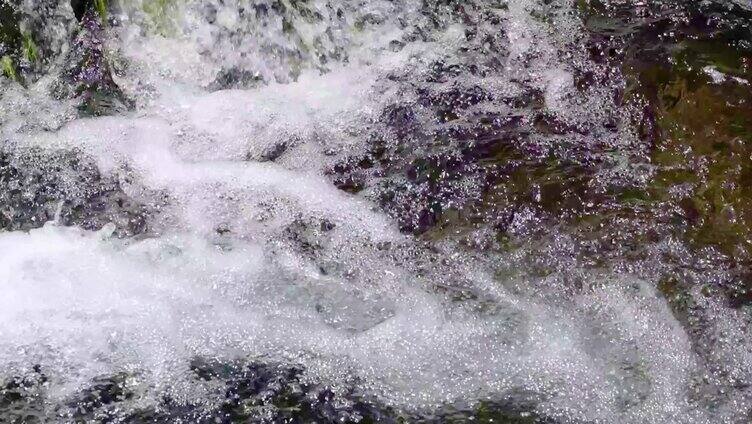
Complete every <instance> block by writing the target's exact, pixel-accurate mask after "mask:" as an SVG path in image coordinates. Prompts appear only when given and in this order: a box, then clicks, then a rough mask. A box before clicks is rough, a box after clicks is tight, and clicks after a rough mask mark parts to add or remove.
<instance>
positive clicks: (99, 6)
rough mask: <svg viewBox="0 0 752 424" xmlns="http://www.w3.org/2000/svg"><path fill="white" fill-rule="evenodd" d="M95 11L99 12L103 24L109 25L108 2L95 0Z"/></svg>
mask: <svg viewBox="0 0 752 424" xmlns="http://www.w3.org/2000/svg"><path fill="white" fill-rule="evenodd" d="M94 9H96V10H97V13H98V14H99V18H100V19H101V20H102V23H107V0H94Z"/></svg>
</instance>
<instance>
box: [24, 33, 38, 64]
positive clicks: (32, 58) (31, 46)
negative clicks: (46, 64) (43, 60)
mask: <svg viewBox="0 0 752 424" xmlns="http://www.w3.org/2000/svg"><path fill="white" fill-rule="evenodd" d="M23 55H24V58H26V60H28V61H29V62H31V63H34V62H36V61H38V60H39V58H40V56H39V48H38V47H37V45H36V43H34V39H33V38H32V36H31V33H28V32H25V33H24V34H23Z"/></svg>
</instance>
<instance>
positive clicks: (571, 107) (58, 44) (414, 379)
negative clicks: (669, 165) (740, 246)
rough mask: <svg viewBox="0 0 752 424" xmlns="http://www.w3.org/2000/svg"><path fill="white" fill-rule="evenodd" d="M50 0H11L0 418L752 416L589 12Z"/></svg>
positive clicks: (684, 419) (738, 346) (522, 4)
mask: <svg viewBox="0 0 752 424" xmlns="http://www.w3.org/2000/svg"><path fill="white" fill-rule="evenodd" d="M73 3H74V6H75V7H76V8H77V9H76V10H74V8H73V7H72V6H71V4H70V3H69V2H67V1H60V2H56V1H51V0H44V1H42V0H26V1H18V2H11V3H8V5H6V6H7V7H9V8H12V10H13V11H14V12H13V13H14V15H13V16H15V17H14V18H13V19H16V20H17V22H20V29H19V31H20V32H19V34H21V33H27V32H29V31H31V32H32V33H33V34H34V37H35V41H34V42H32V44H30V42H28V41H25V42H24V43H25V44H23V48H24V49H26V50H25V54H24V58H25V59H24V58H22V59H20V60H19V61H18V63H17V64H16V74H17V75H13V76H12V75H11V73H10V72H6V77H3V78H2V81H0V90H2V98H1V101H2V103H1V104H0V125H2V126H1V127H0V131H1V132H0V143H1V144H0V224H2V226H1V228H2V230H0V389H1V390H0V421H3V422H19V423H20V422H312V421H317V422H398V420H400V419H401V420H404V422H449V421H453V422H464V421H465V420H476V421H481V422H554V423H585V422H587V423H590V422H592V423H690V422H691V423H702V422H707V423H716V422H746V420H748V419H750V418H751V417H752V416H751V415H750V411H752V391H751V389H750V384H752V334H750V330H749V323H750V318H752V317H750V314H749V311H748V309H746V306H743V307H739V306H738V305H733V307H732V306H731V305H730V304H729V301H728V300H727V299H726V298H724V297H723V295H721V294H717V293H716V294H717V295H716V294H713V293H715V292H712V293H710V292H709V291H708V288H707V286H706V285H703V283H705V282H711V281H726V280H724V278H726V277H728V276H729V275H731V273H732V271H731V270H729V268H728V267H723V266H721V263H722V260H721V259H719V257H720V255H722V254H721V253H719V251H717V250H714V249H711V248H705V249H699V248H698V249H695V248H694V247H693V246H691V245H690V244H689V243H688V242H687V241H686V240H683V239H681V238H680V237H677V236H675V235H673V233H670V232H668V231H664V229H665V228H668V226H670V225H673V224H672V222H674V221H672V219H674V220H675V219H676V218H675V214H674V215H672V213H674V212H665V215H661V218H660V219H659V218H656V219H651V218H649V217H648V218H646V217H645V216H646V213H647V212H646V213H642V212H644V211H645V210H647V209H646V207H645V208H643V209H640V208H642V206H639V207H637V208H636V209H637V210H638V212H635V214H633V215H630V217H624V216H622V215H619V212H618V211H617V212H614V211H616V210H617V208H616V206H613V205H615V204H616V202H617V200H618V199H617V197H615V195H614V194H613V193H615V192H618V193H623V192H627V191H629V190H633V189H635V188H640V187H646V186H647V185H648V184H649V183H650V181H652V179H653V178H655V177H656V175H657V173H658V169H657V165H654V164H653V161H652V160H651V156H650V153H649V152H650V149H651V148H652V147H651V146H652V145H651V143H652V142H654V140H652V139H650V134H648V136H646V135H645V134H646V133H649V132H650V131H649V129H648V130H645V128H644V127H645V125H646V124H645V123H644V122H645V121H644V118H643V116H642V115H641V114H642V109H641V108H640V107H639V106H635V105H629V104H625V102H623V101H622V97H623V93H624V91H625V90H629V87H628V85H629V79H628V78H627V77H626V76H625V75H623V70H622V68H619V67H616V66H612V64H611V63H610V62H609V61H608V60H601V59H602V57H603V55H604V53H603V52H600V53H598V52H594V49H593V44H592V42H593V37H594V36H593V33H592V31H591V29H592V28H590V29H589V28H587V27H586V21H585V20H583V17H582V14H583V13H584V12H583V10H584V9H583V8H584V7H585V6H584V4H585V3H587V2H575V1H566V0H547V1H544V0H498V1H496V0H485V1H484V0H468V1H462V2H455V1H435V2H431V1H420V0H368V1H361V0H343V1H326V0H311V1H295V0H269V1H266V0H253V1H251V0H206V1H188V0H187V1H177V0H175V1H169V0H160V1H147V0H133V1H124V0H123V1H120V2H119V3H115V4H106V3H104V2H103V3H102V4H103V5H104V6H103V7H102V8H101V10H99V11H98V12H97V10H96V9H97V8H96V7H94V6H92V7H91V8H88V9H86V8H85V7H84V6H81V4H79V3H83V2H73ZM95 3H96V2H95ZM612 3H614V4H613V5H612V6H613V8H612V9H611V10H613V14H614V16H618V14H619V13H621V12H620V10H623V8H625V7H627V8H631V9H630V10H632V11H633V12H634V13H635V16H638V17H639V19H643V20H649V19H650V16H651V15H650V13H651V11H650V10H649V6H647V5H644V4H642V3H644V2H627V1H624V2H612ZM667 3H668V2H667ZM669 6H670V5H669ZM667 7H668V6H667ZM734 7H736V8H738V9H739V10H747V8H748V7H749V5H748V3H747V2H744V1H742V2H737V4H736V5H735V6H734ZM641 8H643V9H644V10H642V9H641ZM8 10H11V9H8ZM641 10H642V11H641ZM666 10H668V12H666V11H665V10H664V11H663V13H668V14H669V15H671V14H672V13H674V14H679V13H680V12H679V11H678V9H677V11H673V9H671V8H670V7H668V9H666ZM635 11H636V12H635ZM76 14H78V15H79V16H78V17H77V16H76ZM9 16H10V15H9ZM639 19H638V20H639ZM625 25H626V27H629V25H628V24H625ZM623 48H624V47H623V46H618V45H617V46H616V47H613V49H616V50H618V49H623ZM31 50H34V51H35V54H36V55H38V56H41V57H42V59H38V60H34V55H32V54H30V53H29V52H30V51H31ZM616 50H614V51H616ZM609 54H615V53H613V52H611V53H609V51H608V50H607V51H606V53H605V55H606V56H608V55H609ZM646 54H648V53H646ZM617 56H618V55H617ZM18 57H21V56H18ZM599 57H600V59H599ZM707 73H708V75H710V77H712V79H713V81H715V82H716V83H718V84H721V83H723V81H726V80H727V79H728V81H729V82H728V83H729V84H731V83H736V84H739V85H740V86H744V84H748V82H747V81H746V80H744V79H743V78H742V77H743V75H741V76H733V75H734V74H731V73H729V71H727V70H724V69H717V68H714V67H712V66H709V67H708V68H707ZM732 78H737V80H734V81H735V82H734V81H731V79H732ZM615 93H616V94H615ZM619 93H622V94H619ZM641 119H642V120H643V121H641ZM708 119H712V118H711V117H708ZM677 190H679V189H677ZM641 211H642V212H641ZM589 213H592V214H594V215H598V214H603V215H604V216H605V215H608V216H609V217H611V218H612V219H611V220H610V221H603V222H594V223H593V224H592V226H593V228H594V229H592V230H591V231H590V230H589V231H590V232H589V233H588V234H591V235H592V234H595V235H593V236H592V237H588V236H587V235H583V232H584V231H585V230H582V228H583V227H581V226H574V224H572V222H574V221H576V219H575V218H577V217H580V218H581V220H583V221H585V220H586V219H585V218H582V217H583V216H586V215H588V214H589ZM592 214H591V215H592ZM672 217H674V218H672ZM580 218H578V219H580ZM664 218H665V219H664ZM577 222H580V221H577ZM588 222H589V221H588ZM577 225H579V224H577ZM583 225H584V224H583ZM643 234H647V236H646V237H647V241H644V242H634V241H632V243H633V244H628V243H627V242H625V241H624V240H625V239H626V238H628V237H629V236H632V235H643ZM635 252H638V253H635ZM669 272H673V274H671V275H674V276H677V275H678V276H679V277H676V278H684V279H686V281H690V283H687V284H685V285H681V284H679V285H681V287H682V292H681V294H676V291H677V290H678V289H672V288H671V287H673V286H671V287H668V286H670V284H669V285H668V286H667V283H666V282H665V279H664V278H662V276H664V275H667V273H669ZM728 278H731V277H728ZM672 281H675V280H672ZM676 284H678V283H676ZM667 287H668V288H667ZM672 290H673V291H672ZM677 299H678V300H677ZM677 303H680V304H682V305H691V306H687V307H684V308H680V307H677ZM494 419H495V420H496V421H493V420H494ZM483 420H487V421H483ZM488 420H491V421H488ZM504 420H506V421H504Z"/></svg>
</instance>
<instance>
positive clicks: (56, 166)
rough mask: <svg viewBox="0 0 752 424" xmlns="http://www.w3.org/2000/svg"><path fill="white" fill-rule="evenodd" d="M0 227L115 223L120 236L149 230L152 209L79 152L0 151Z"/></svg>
mask: <svg viewBox="0 0 752 424" xmlns="http://www.w3.org/2000/svg"><path fill="white" fill-rule="evenodd" d="M0 183H1V184H2V186H3V187H6V189H5V190H2V191H0V228H2V229H4V230H8V231H16V230H29V229H32V228H38V227H41V226H42V225H44V224H45V223H46V222H48V221H52V220H59V222H60V223H61V224H63V225H78V226H81V227H83V228H86V229H89V230H98V229H100V228H102V226H104V225H105V224H107V223H110V222H112V223H114V224H115V225H116V227H117V234H118V235H119V236H132V235H136V234H141V233H144V232H146V231H147V230H148V225H147V216H148V213H149V211H150V208H149V207H147V206H146V205H144V204H142V203H140V202H139V201H136V200H134V199H132V198H131V197H130V196H128V195H127V194H125V193H124V192H123V190H122V188H121V185H120V184H121V183H120V182H119V181H118V180H117V178H115V177H113V176H103V175H101V174H100V173H99V171H98V170H97V168H96V166H95V165H94V164H93V163H91V162H90V161H88V160H87V159H86V158H85V157H81V156H80V155H78V154H76V153H75V152H71V151H58V152H54V153H52V154H47V153H42V152H39V151H37V152H25V153H21V154H19V153H18V152H10V151H0Z"/></svg>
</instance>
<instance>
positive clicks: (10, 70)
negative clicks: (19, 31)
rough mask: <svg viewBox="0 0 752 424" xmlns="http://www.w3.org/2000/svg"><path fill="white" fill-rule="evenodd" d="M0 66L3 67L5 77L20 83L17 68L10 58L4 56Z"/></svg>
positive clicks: (0, 60)
mask: <svg viewBox="0 0 752 424" xmlns="http://www.w3.org/2000/svg"><path fill="white" fill-rule="evenodd" d="M0 66H2V69H3V75H5V76H6V77H8V78H10V79H12V80H13V81H16V82H20V79H19V77H18V72H16V66H15V64H14V63H13V59H12V58H11V57H10V56H7V55H6V56H3V58H2V59H0Z"/></svg>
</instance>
